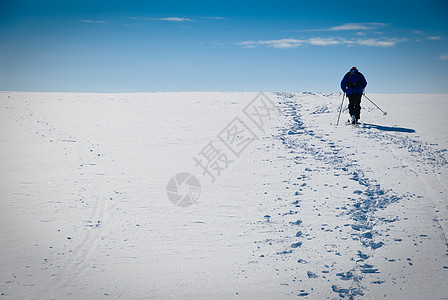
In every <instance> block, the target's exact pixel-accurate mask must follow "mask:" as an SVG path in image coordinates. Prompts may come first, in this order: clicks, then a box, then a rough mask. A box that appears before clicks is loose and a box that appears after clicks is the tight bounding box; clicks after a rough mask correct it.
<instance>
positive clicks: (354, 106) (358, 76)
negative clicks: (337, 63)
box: [341, 67, 367, 124]
mask: <svg viewBox="0 0 448 300" xmlns="http://www.w3.org/2000/svg"><path fill="white" fill-rule="evenodd" d="M366 86H367V81H366V78H365V77H364V75H362V73H361V72H359V71H358V69H356V67H353V68H351V69H350V71H349V72H347V74H345V76H344V78H343V79H342V81H341V89H342V91H343V92H344V93H345V94H346V95H347V97H348V101H349V104H348V110H349V113H350V116H351V118H352V124H357V123H358V120H359V118H360V117H361V97H362V94H363V93H364V89H365V88H366Z"/></svg>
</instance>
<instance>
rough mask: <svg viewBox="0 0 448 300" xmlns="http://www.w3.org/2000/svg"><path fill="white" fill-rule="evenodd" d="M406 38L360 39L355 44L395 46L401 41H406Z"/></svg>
mask: <svg viewBox="0 0 448 300" xmlns="http://www.w3.org/2000/svg"><path fill="white" fill-rule="evenodd" d="M404 41H405V39H389V40H379V39H358V40H356V41H355V44H357V45H360V46H370V47H394V46H396V45H397V44H398V43H400V42H404Z"/></svg>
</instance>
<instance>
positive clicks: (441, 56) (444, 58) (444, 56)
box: [439, 53, 448, 60]
mask: <svg viewBox="0 0 448 300" xmlns="http://www.w3.org/2000/svg"><path fill="white" fill-rule="evenodd" d="M439 58H440V59H441V60H448V53H445V54H442V55H440V57H439Z"/></svg>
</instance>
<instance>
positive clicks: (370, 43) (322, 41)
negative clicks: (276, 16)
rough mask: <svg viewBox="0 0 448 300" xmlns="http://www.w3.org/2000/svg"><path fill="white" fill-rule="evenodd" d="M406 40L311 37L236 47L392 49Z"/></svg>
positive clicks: (246, 43)
mask: <svg viewBox="0 0 448 300" xmlns="http://www.w3.org/2000/svg"><path fill="white" fill-rule="evenodd" d="M404 41H406V39H373V38H372V39H343V38H321V37H313V38H309V39H304V40H301V39H291V38H289V39H279V40H265V41H243V42H240V43H238V45H240V46H243V47H245V48H255V47H258V46H267V47H273V48H279V49H291V48H298V47H301V46H307V45H310V46H321V47H323V46H336V45H346V46H367V47H394V46H396V45H397V44H398V43H401V42H404Z"/></svg>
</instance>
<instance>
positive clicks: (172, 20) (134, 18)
mask: <svg viewBox="0 0 448 300" xmlns="http://www.w3.org/2000/svg"><path fill="white" fill-rule="evenodd" d="M129 19H131V20H140V21H167V22H193V21H194V20H193V19H190V18H179V17H168V18H145V17H129Z"/></svg>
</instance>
